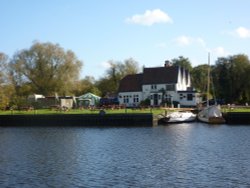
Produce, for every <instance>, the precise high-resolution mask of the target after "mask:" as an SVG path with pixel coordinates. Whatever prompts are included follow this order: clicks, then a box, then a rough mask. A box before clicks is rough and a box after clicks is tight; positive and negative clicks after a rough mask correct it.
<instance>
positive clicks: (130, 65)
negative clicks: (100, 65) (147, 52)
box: [97, 58, 139, 96]
mask: <svg viewBox="0 0 250 188" xmlns="http://www.w3.org/2000/svg"><path fill="white" fill-rule="evenodd" d="M108 63H109V65H110V68H109V69H108V70H107V73H106V75H105V76H104V77H103V78H101V79H100V80H99V81H98V82H97V87H98V89H99V90H100V91H101V92H102V96H105V95H107V94H108V93H117V91H118V87H119V83H120V80H121V79H122V78H123V77H124V76H126V75H129V74H136V73H138V71H139V68H138V67H139V66H138V62H137V61H135V60H133V59H132V58H130V59H126V60H124V62H123V63H122V62H119V61H113V60H111V61H109V62H108Z"/></svg>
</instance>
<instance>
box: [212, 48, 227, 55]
mask: <svg viewBox="0 0 250 188" xmlns="http://www.w3.org/2000/svg"><path fill="white" fill-rule="evenodd" d="M212 52H213V53H214V54H215V55H216V56H218V57H224V56H227V55H229V52H227V51H226V50H225V49H224V48H223V47H221V46H219V47H216V48H214V49H213V50H212Z"/></svg>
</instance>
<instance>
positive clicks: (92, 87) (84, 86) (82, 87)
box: [73, 76, 101, 96]
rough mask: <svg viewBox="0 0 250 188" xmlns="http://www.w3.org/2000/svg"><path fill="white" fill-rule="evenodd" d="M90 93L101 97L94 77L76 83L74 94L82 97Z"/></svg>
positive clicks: (87, 77)
mask: <svg viewBox="0 0 250 188" xmlns="http://www.w3.org/2000/svg"><path fill="white" fill-rule="evenodd" d="M88 92H90V93H93V94H95V95H98V96H100V95H101V92H100V91H99V89H98V88H97V87H96V81H95V78H94V77H92V76H86V77H85V78H83V79H81V80H79V81H76V83H75V84H74V90H73V93H74V95H75V96H80V95H83V94H85V93H88Z"/></svg>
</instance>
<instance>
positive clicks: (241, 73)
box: [212, 54, 250, 103]
mask: <svg viewBox="0 0 250 188" xmlns="http://www.w3.org/2000/svg"><path fill="white" fill-rule="evenodd" d="M249 69H250V61H249V59H248V57H247V56H246V55H244V54H239V55H234V56H229V57H227V58H219V59H218V60H217V61H216V65H215V68H214V70H213V72H212V73H213V75H214V78H215V80H216V82H215V83H216V89H217V90H218V92H219V96H220V97H221V98H224V99H226V102H229V103H235V102H236V103H243V102H246V101H250V97H249V95H250V94H249V93H250V90H249V87H250V84H249V82H248V79H249Z"/></svg>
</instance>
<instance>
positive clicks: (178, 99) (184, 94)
mask: <svg viewBox="0 0 250 188" xmlns="http://www.w3.org/2000/svg"><path fill="white" fill-rule="evenodd" d="M118 92H119V94H118V98H119V103H120V104H124V105H126V106H127V107H133V106H138V105H139V104H140V102H141V101H144V100H146V99H149V100H150V105H151V106H159V105H162V104H163V103H164V102H166V101H167V102H168V103H171V104H173V103H175V104H179V105H180V106H196V105H197V104H198V103H199V102H200V97H199V94H198V93H197V92H196V91H194V90H193V89H192V87H191V78H190V73H189V72H188V71H187V70H185V69H184V68H182V67H179V66H171V65H169V64H168V63H165V66H164V67H154V68H144V69H143V73H140V74H134V75H127V76H125V77H124V78H123V79H122V80H121V81H120V85H119V91H118Z"/></svg>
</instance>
